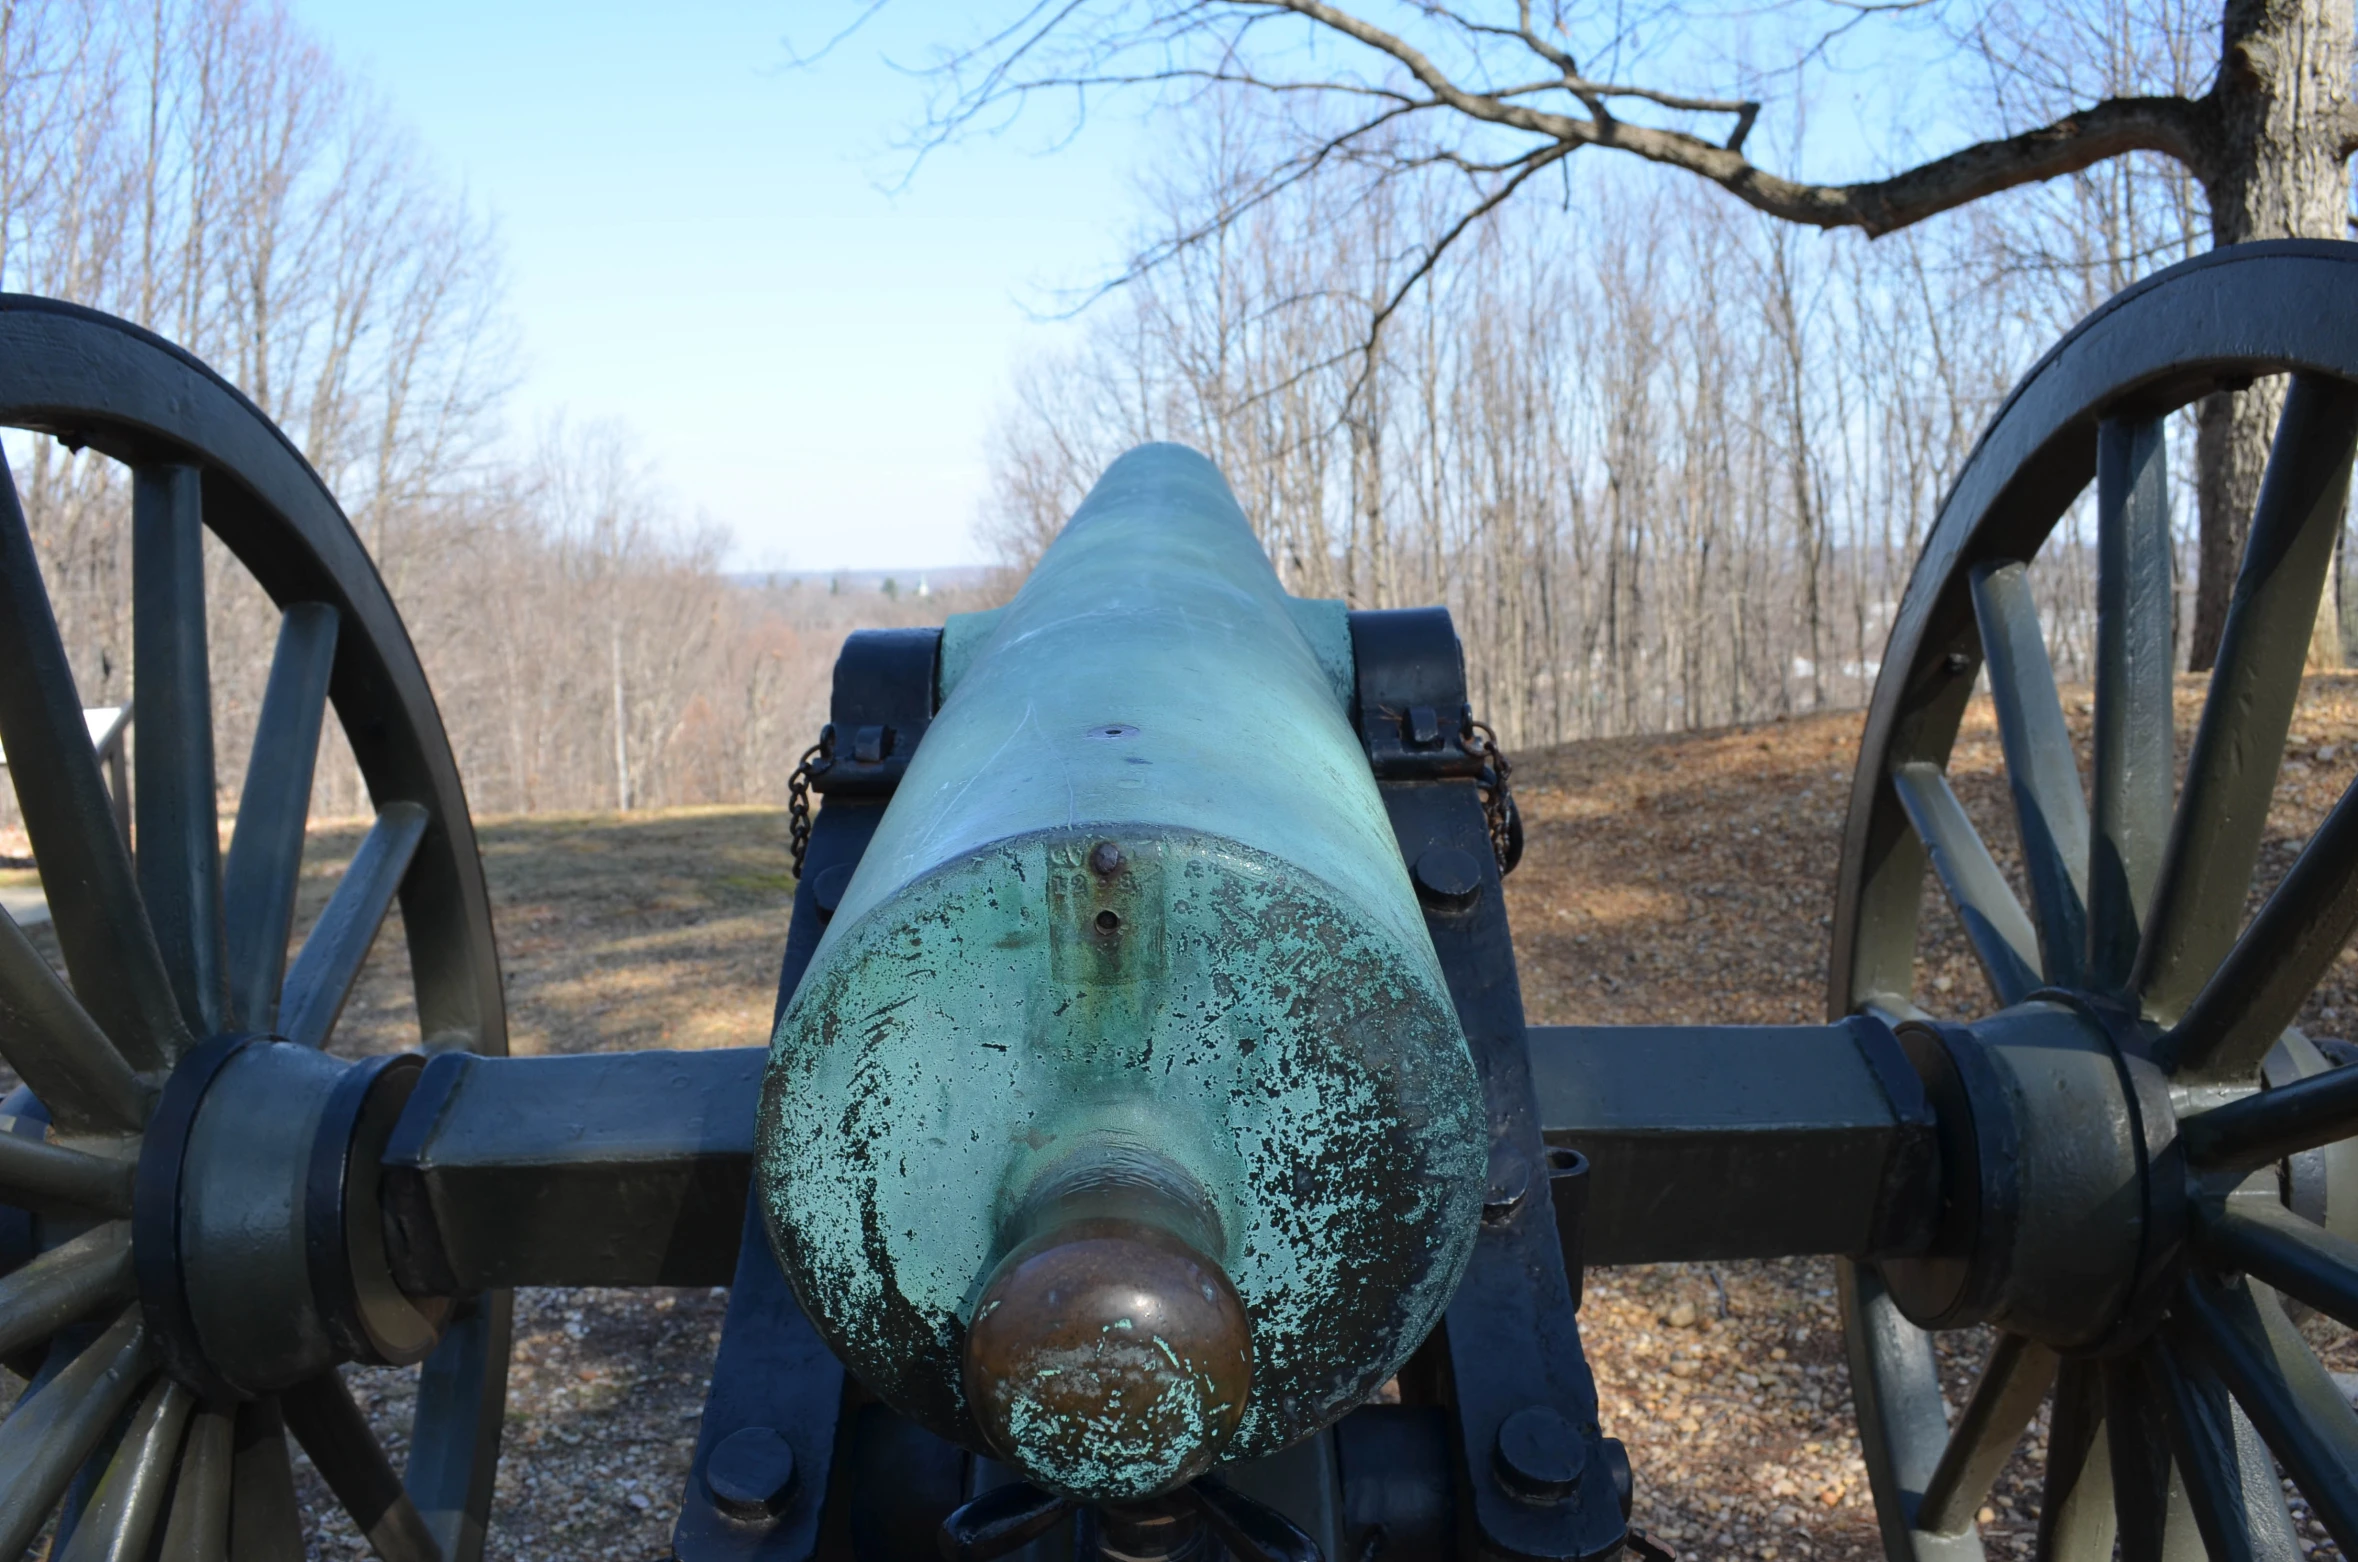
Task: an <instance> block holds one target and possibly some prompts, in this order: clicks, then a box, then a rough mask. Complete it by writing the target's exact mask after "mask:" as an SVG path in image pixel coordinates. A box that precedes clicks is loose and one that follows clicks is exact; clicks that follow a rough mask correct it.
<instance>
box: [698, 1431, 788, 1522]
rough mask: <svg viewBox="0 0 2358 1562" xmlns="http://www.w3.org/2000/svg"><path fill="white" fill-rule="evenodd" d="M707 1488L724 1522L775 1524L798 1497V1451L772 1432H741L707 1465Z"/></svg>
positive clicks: (725, 1441) (728, 1439) (725, 1442)
mask: <svg viewBox="0 0 2358 1562" xmlns="http://www.w3.org/2000/svg"><path fill="white" fill-rule="evenodd" d="M704 1484H705V1487H706V1488H707V1489H708V1490H709V1491H711V1493H712V1505H713V1506H714V1507H716V1508H718V1509H720V1511H721V1514H722V1516H723V1517H725V1518H730V1519H734V1520H736V1521H737V1522H738V1523H740V1524H774V1523H776V1522H777V1521H778V1518H779V1516H780V1515H782V1514H783V1513H785V1511H786V1504H787V1502H788V1501H789V1500H790V1499H791V1498H792V1497H793V1496H794V1450H793V1449H791V1448H789V1447H787V1446H786V1439H784V1438H783V1437H780V1436H779V1435H778V1434H777V1433H776V1432H775V1431H773V1430H771V1429H770V1428H769V1427H766V1426H748V1427H741V1428H739V1429H738V1430H736V1431H734V1432H731V1433H730V1434H729V1435H728V1436H727V1437H724V1438H722V1439H721V1441H720V1446H719V1447H717V1448H715V1449H713V1451H712V1457H711V1458H709V1459H707V1460H705V1461H704Z"/></svg>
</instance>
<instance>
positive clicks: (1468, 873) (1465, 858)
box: [1414, 846, 1482, 907]
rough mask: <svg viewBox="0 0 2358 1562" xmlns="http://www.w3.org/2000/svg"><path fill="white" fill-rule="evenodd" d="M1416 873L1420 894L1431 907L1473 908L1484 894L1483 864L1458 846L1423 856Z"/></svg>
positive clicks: (1431, 850) (1444, 847) (1436, 850)
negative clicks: (1478, 896) (1479, 896)
mask: <svg viewBox="0 0 2358 1562" xmlns="http://www.w3.org/2000/svg"><path fill="white" fill-rule="evenodd" d="M1414 871H1415V877H1416V888H1417V893H1418V894H1419V895H1421V896H1423V897H1424V899H1425V901H1426V903H1427V904H1430V905H1436V906H1449V907H1458V906H1470V905H1472V904H1473V903H1474V897H1475V896H1477V895H1479V894H1481V893H1482V865H1481V864H1480V863H1478V862H1476V861H1475V860H1474V854H1473V853H1472V852H1469V851H1461V850H1459V849H1458V848H1457V847H1455V846H1435V847H1432V848H1430V849H1428V850H1426V851H1425V852H1423V853H1421V854H1420V855H1419V856H1418V857H1417V859H1416V868H1415V870H1414Z"/></svg>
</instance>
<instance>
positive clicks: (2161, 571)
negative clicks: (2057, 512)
mask: <svg viewBox="0 0 2358 1562" xmlns="http://www.w3.org/2000/svg"><path fill="white" fill-rule="evenodd" d="M2162 429H2163V425H2162V420H2161V419H2159V418H2108V419H2106V420H2105V421H2104V422H2103V423H2102V424H2100V425H2098V427H2097V430H2096V559H2097V563H2096V730H2095V735H2094V736H2095V742H2094V745H2093V746H2094V749H2095V770H2096V785H2095V793H2096V807H2095V820H2094V825H2095V828H2094V830H2093V832H2092V836H2091V840H2090V843H2089V844H2090V851H2091V856H2090V858H2089V863H2088V965H2087V970H2088V975H2089V978H2090V980H2091V981H2092V982H2094V983H2095V984H2096V985H2097V986H2099V987H2101V988H2103V989H2105V990H2106V991H2117V990H2119V989H2120V988H2121V987H2123V986H2124V985H2125V984H2126V983H2127V982H2128V979H2129V970H2130V967H2131V966H2132V965H2133V964H2134V963H2135V961H2136V958H2137V934H2138V930H2139V929H2140V928H2141V927H2142V926H2143V925H2144V921H2145V912H2146V908H2147V907H2148V906H2150V905H2151V904H2152V902H2153V881H2154V878H2155V876H2156V875H2157V874H2158V873H2159V872H2160V871H2161V859H2162V847H2163V844H2164V842H2165V841H2166V840H2167V838H2168V835H2169V830H2170V790H2171V788H2172V786H2173V785H2174V784H2175V777H2174V776H2173V774H2172V772H2171V765H2172V762H2173V761H2172V751H2173V750H2174V749H2175V747H2176V741H2175V733H2174V731H2173V724H2174V712H2173V707H2172V705H2171V700H2170V673H2171V662H2172V659H2173V655H2174V647H2173V641H2174V639H2175V636H2174V634H2173V630H2174V629H2175V628H2176V623H2177V614H2176V611H2175V604H2174V602H2173V600H2172V596H2171V578H2170V574H2171V572H2170V489H2169V466H2170V463H2169V447H2168V442H2167V440H2166V439H2165V437H2164V435H2163V431H2162Z"/></svg>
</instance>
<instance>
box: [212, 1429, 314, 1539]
mask: <svg viewBox="0 0 2358 1562" xmlns="http://www.w3.org/2000/svg"><path fill="white" fill-rule="evenodd" d="M235 1441H236V1447H235V1450H234V1452H233V1453H232V1455H231V1458H230V1490H229V1554H230V1555H231V1556H232V1557H234V1558H236V1559H237V1562H303V1510H302V1508H301V1507H300V1506H299V1505H298V1504H297V1503H296V1501H295V1466H294V1462H293V1461H292V1460H291V1459H290V1458H289V1457H288V1455H287V1424H286V1418H285V1417H284V1416H283V1415H282V1414H281V1413H280V1411H279V1406H278V1401H277V1400H275V1399H254V1400H248V1401H247V1402H246V1403H244V1404H242V1405H240V1406H238V1407H237V1436H236V1440H235Z"/></svg>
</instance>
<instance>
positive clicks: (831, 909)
mask: <svg viewBox="0 0 2358 1562" xmlns="http://www.w3.org/2000/svg"><path fill="white" fill-rule="evenodd" d="M851 879H852V865H851V864H850V863H848V862H839V863H837V864H835V866H833V867H831V868H821V869H820V870H819V874H818V877H816V878H814V879H812V880H811V904H812V905H814V906H816V907H818V908H819V915H821V916H823V917H831V916H833V915H835V908H836V907H837V906H840V905H842V904H843V892H844V891H845V890H846V889H849V888H850V887H851Z"/></svg>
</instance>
